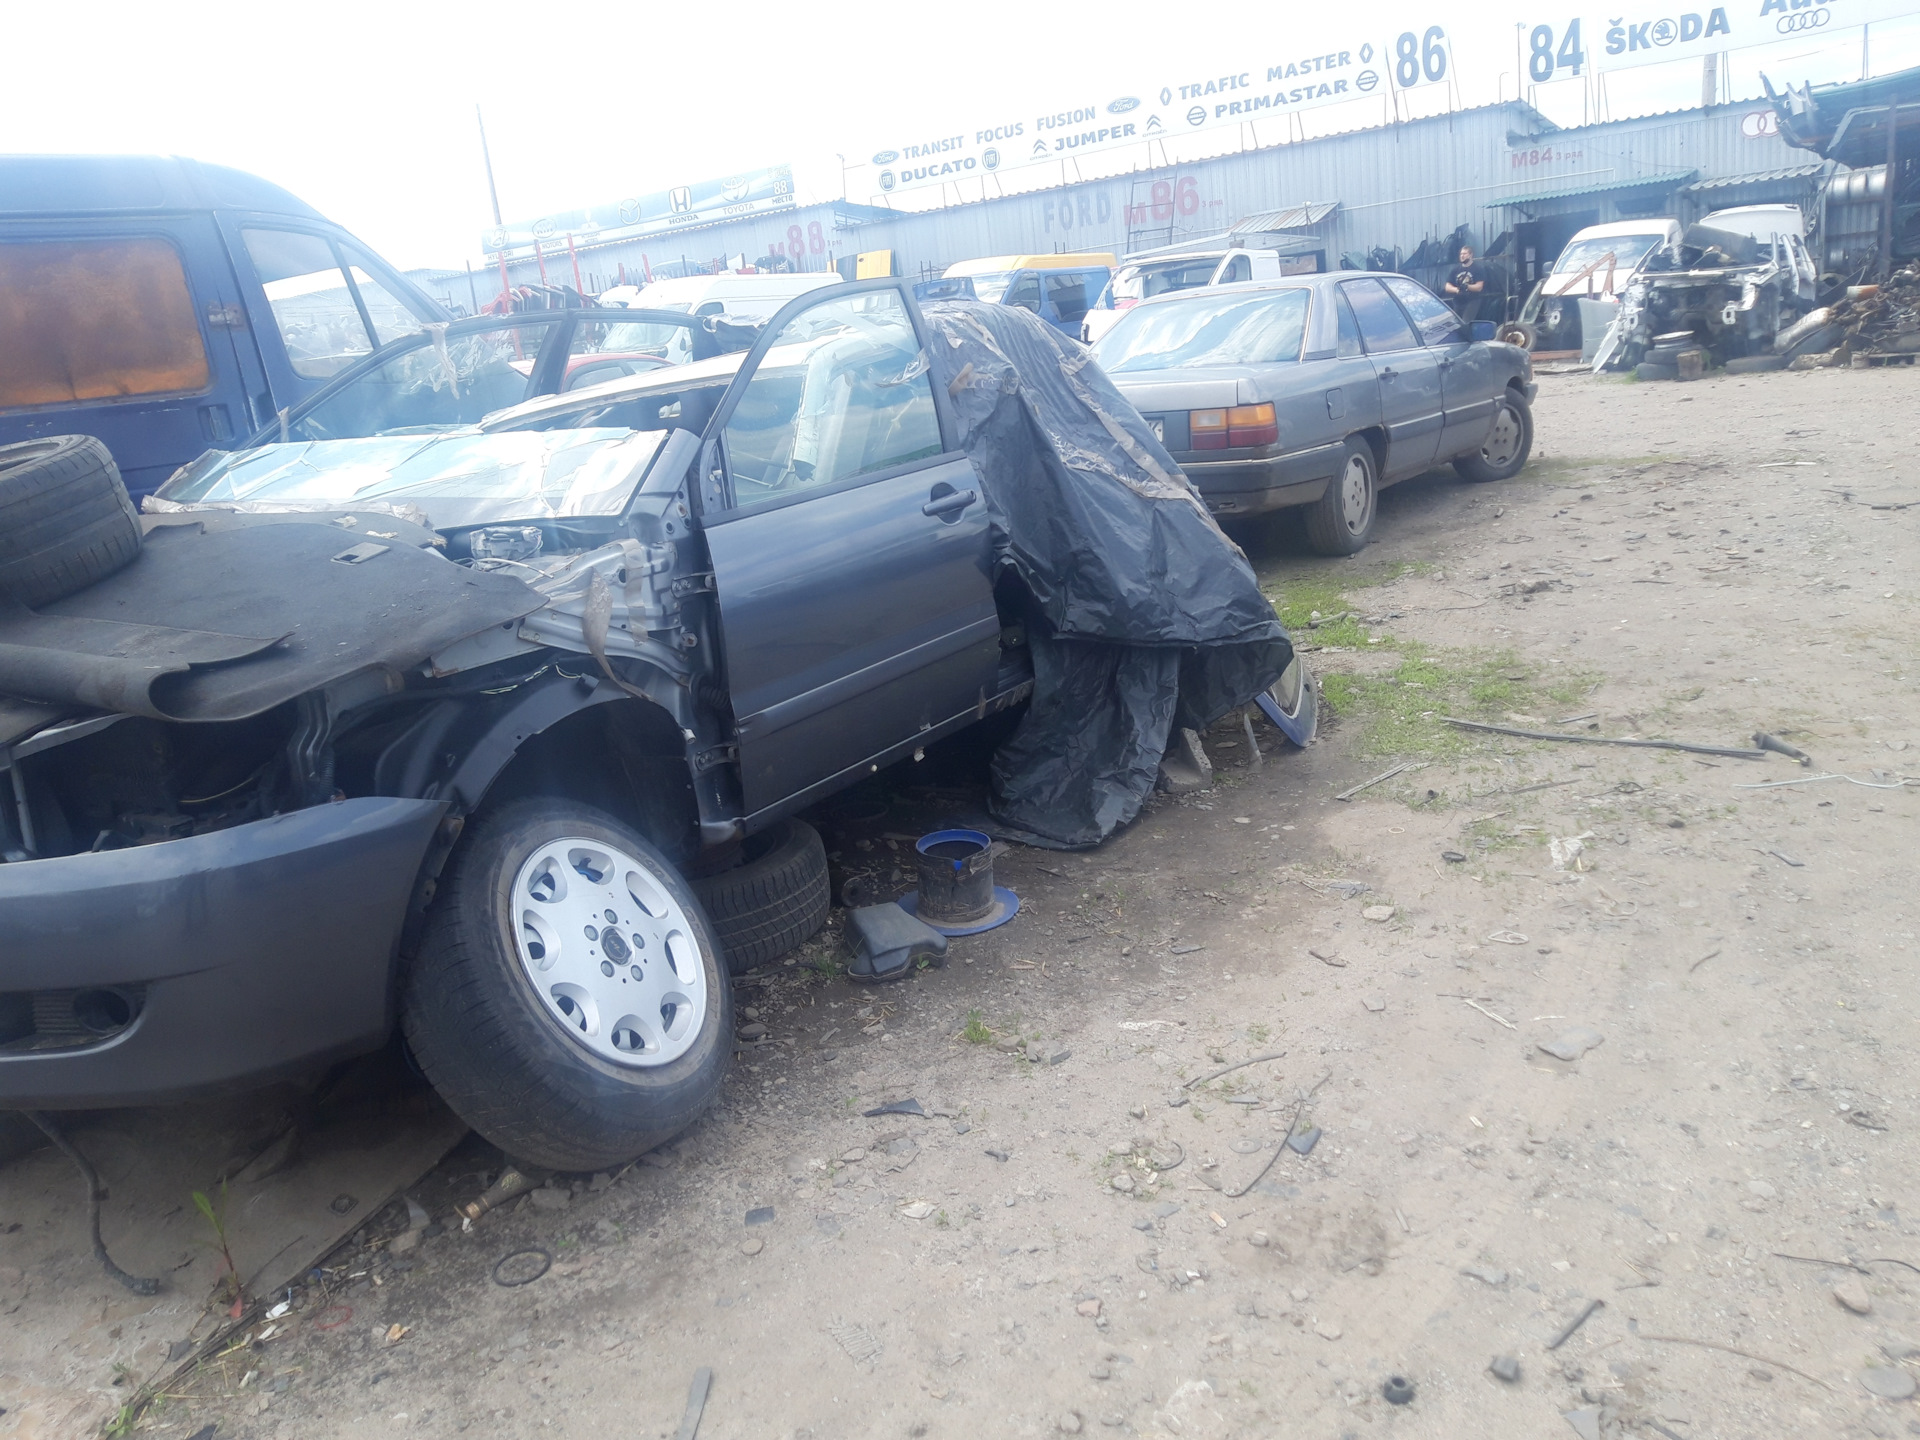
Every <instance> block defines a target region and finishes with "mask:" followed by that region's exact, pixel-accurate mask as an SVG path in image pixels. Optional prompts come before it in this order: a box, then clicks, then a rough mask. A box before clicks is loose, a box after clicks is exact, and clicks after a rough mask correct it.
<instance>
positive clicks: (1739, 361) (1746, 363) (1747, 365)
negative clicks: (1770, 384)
mask: <svg viewBox="0 0 1920 1440" xmlns="http://www.w3.org/2000/svg"><path fill="white" fill-rule="evenodd" d="M1720 368H1721V369H1723V370H1725V371H1726V372H1727V374H1729V375H1763V374H1766V373H1767V372H1769V371H1773V370H1784V369H1786V368H1787V357H1786V356H1785V355H1738V356H1735V357H1734V358H1733V359H1731V360H1729V361H1727V363H1726V364H1725V365H1723V366H1721V367H1720Z"/></svg>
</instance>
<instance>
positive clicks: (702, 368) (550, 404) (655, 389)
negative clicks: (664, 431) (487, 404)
mask: <svg viewBox="0 0 1920 1440" xmlns="http://www.w3.org/2000/svg"><path fill="white" fill-rule="evenodd" d="M746 358H747V352H746V351H744V350H734V351H729V352H728V353H727V354H725V355H715V356H713V357H712V358H711V359H707V360H695V361H693V362H692V363H690V364H687V365H666V366H662V367H661V368H660V369H657V370H644V371H642V372H641V373H640V374H638V375H622V376H620V377H619V378H617V379H614V380H602V381H601V382H600V383H599V384H598V385H582V386H581V387H580V388H579V389H578V390H564V391H562V392H561V393H560V394H558V395H537V396H535V397H534V398H533V399H531V400H522V401H521V402H520V403H519V404H518V405H509V406H507V407H506V408H504V409H501V410H495V411H494V412H493V413H492V414H491V415H487V416H484V417H482V419H481V421H480V428H481V429H482V430H499V429H506V428H511V427H512V426H514V425H518V424H520V423H522V422H524V421H527V420H536V419H539V418H540V417H541V416H543V415H553V414H564V413H565V412H566V411H568V410H571V409H574V408H580V407H584V408H591V407H592V406H593V405H595V404H604V403H606V402H608V401H612V400H634V399H638V398H640V397H641V396H643V395H648V394H672V393H673V392H674V391H676V390H688V389H697V388H699V387H700V386H703V385H725V384H727V383H728V382H729V381H731V380H732V379H733V376H734V372H735V371H737V370H738V369H739V368H740V366H741V364H742V362H744V361H745V360H746Z"/></svg>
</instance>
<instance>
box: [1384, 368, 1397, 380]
mask: <svg viewBox="0 0 1920 1440" xmlns="http://www.w3.org/2000/svg"><path fill="white" fill-rule="evenodd" d="M1399 373H1400V372H1399V371H1398V370H1395V369H1394V368H1393V367H1392V366H1388V367H1387V368H1386V369H1385V370H1382V371H1381V372H1380V378H1381V379H1382V380H1391V379H1393V378H1394V376H1396V375H1398V374H1399Z"/></svg>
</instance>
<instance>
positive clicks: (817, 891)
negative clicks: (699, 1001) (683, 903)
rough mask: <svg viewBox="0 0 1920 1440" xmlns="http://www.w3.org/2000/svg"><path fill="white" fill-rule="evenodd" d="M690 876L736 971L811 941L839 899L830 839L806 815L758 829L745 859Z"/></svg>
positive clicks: (729, 967) (756, 964)
mask: <svg viewBox="0 0 1920 1440" xmlns="http://www.w3.org/2000/svg"><path fill="white" fill-rule="evenodd" d="M690 883H691V885H692V886H693V893H694V894H695V895H696V896H698V897H699V900H700V904H701V907H702V908H703V909H705V910H706V912H707V918H708V919H709V920H711V921H712V922H713V929H714V933H715V934H716V935H717V936H718V937H719V940H720V948H721V951H722V952H723V953H724V954H725V956H726V960H727V968H728V969H729V970H731V971H732V972H733V973H734V974H736V975H738V974H741V973H743V972H745V971H748V970H752V969H755V968H757V967H759V966H761V965H766V964H768V963H770V962H772V961H774V960H778V959H779V958H780V957H781V956H782V955H785V954H786V953H787V952H788V951H790V950H794V949H797V948H798V947H799V946H801V945H804V944H805V943H806V942H807V941H808V940H810V939H812V938H813V936H814V935H815V934H816V933H817V932H818V931H819V929H820V927H821V926H822V925H824V924H826V923H827V910H828V907H829V906H830V905H831V903H832V887H831V885H830V884H829V882H828V879H827V850H826V846H825V845H823V844H822V843H821V841H820V832H819V831H818V830H815V829H814V828H813V827H812V826H811V825H809V824H807V823H806V822H805V821H803V820H783V821H781V822H780V823H779V824H777V825H774V826H772V827H771V828H770V829H767V830H764V831H762V832H761V833H760V834H758V835H755V836H753V837H751V838H750V839H749V840H748V841H747V843H746V847H745V850H744V852H743V856H742V860H741V863H740V864H739V865H736V866H735V867H734V868H733V869H731V870H722V871H720V872H719V873H717V874H713V875H705V876H698V877H695V878H694V879H693V880H692V881H691V882H690Z"/></svg>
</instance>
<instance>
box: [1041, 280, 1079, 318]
mask: <svg viewBox="0 0 1920 1440" xmlns="http://www.w3.org/2000/svg"><path fill="white" fill-rule="evenodd" d="M1047 300H1048V303H1050V304H1051V305H1052V306H1053V308H1054V312H1055V313H1056V314H1057V315H1059V317H1060V320H1061V322H1062V323H1063V324H1069V325H1078V324H1079V323H1080V322H1081V321H1082V320H1083V319H1085V318H1086V314H1087V276H1086V273H1085V272H1084V271H1080V270H1060V271H1056V272H1055V273H1053V274H1051V275H1049V276H1047Z"/></svg>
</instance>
